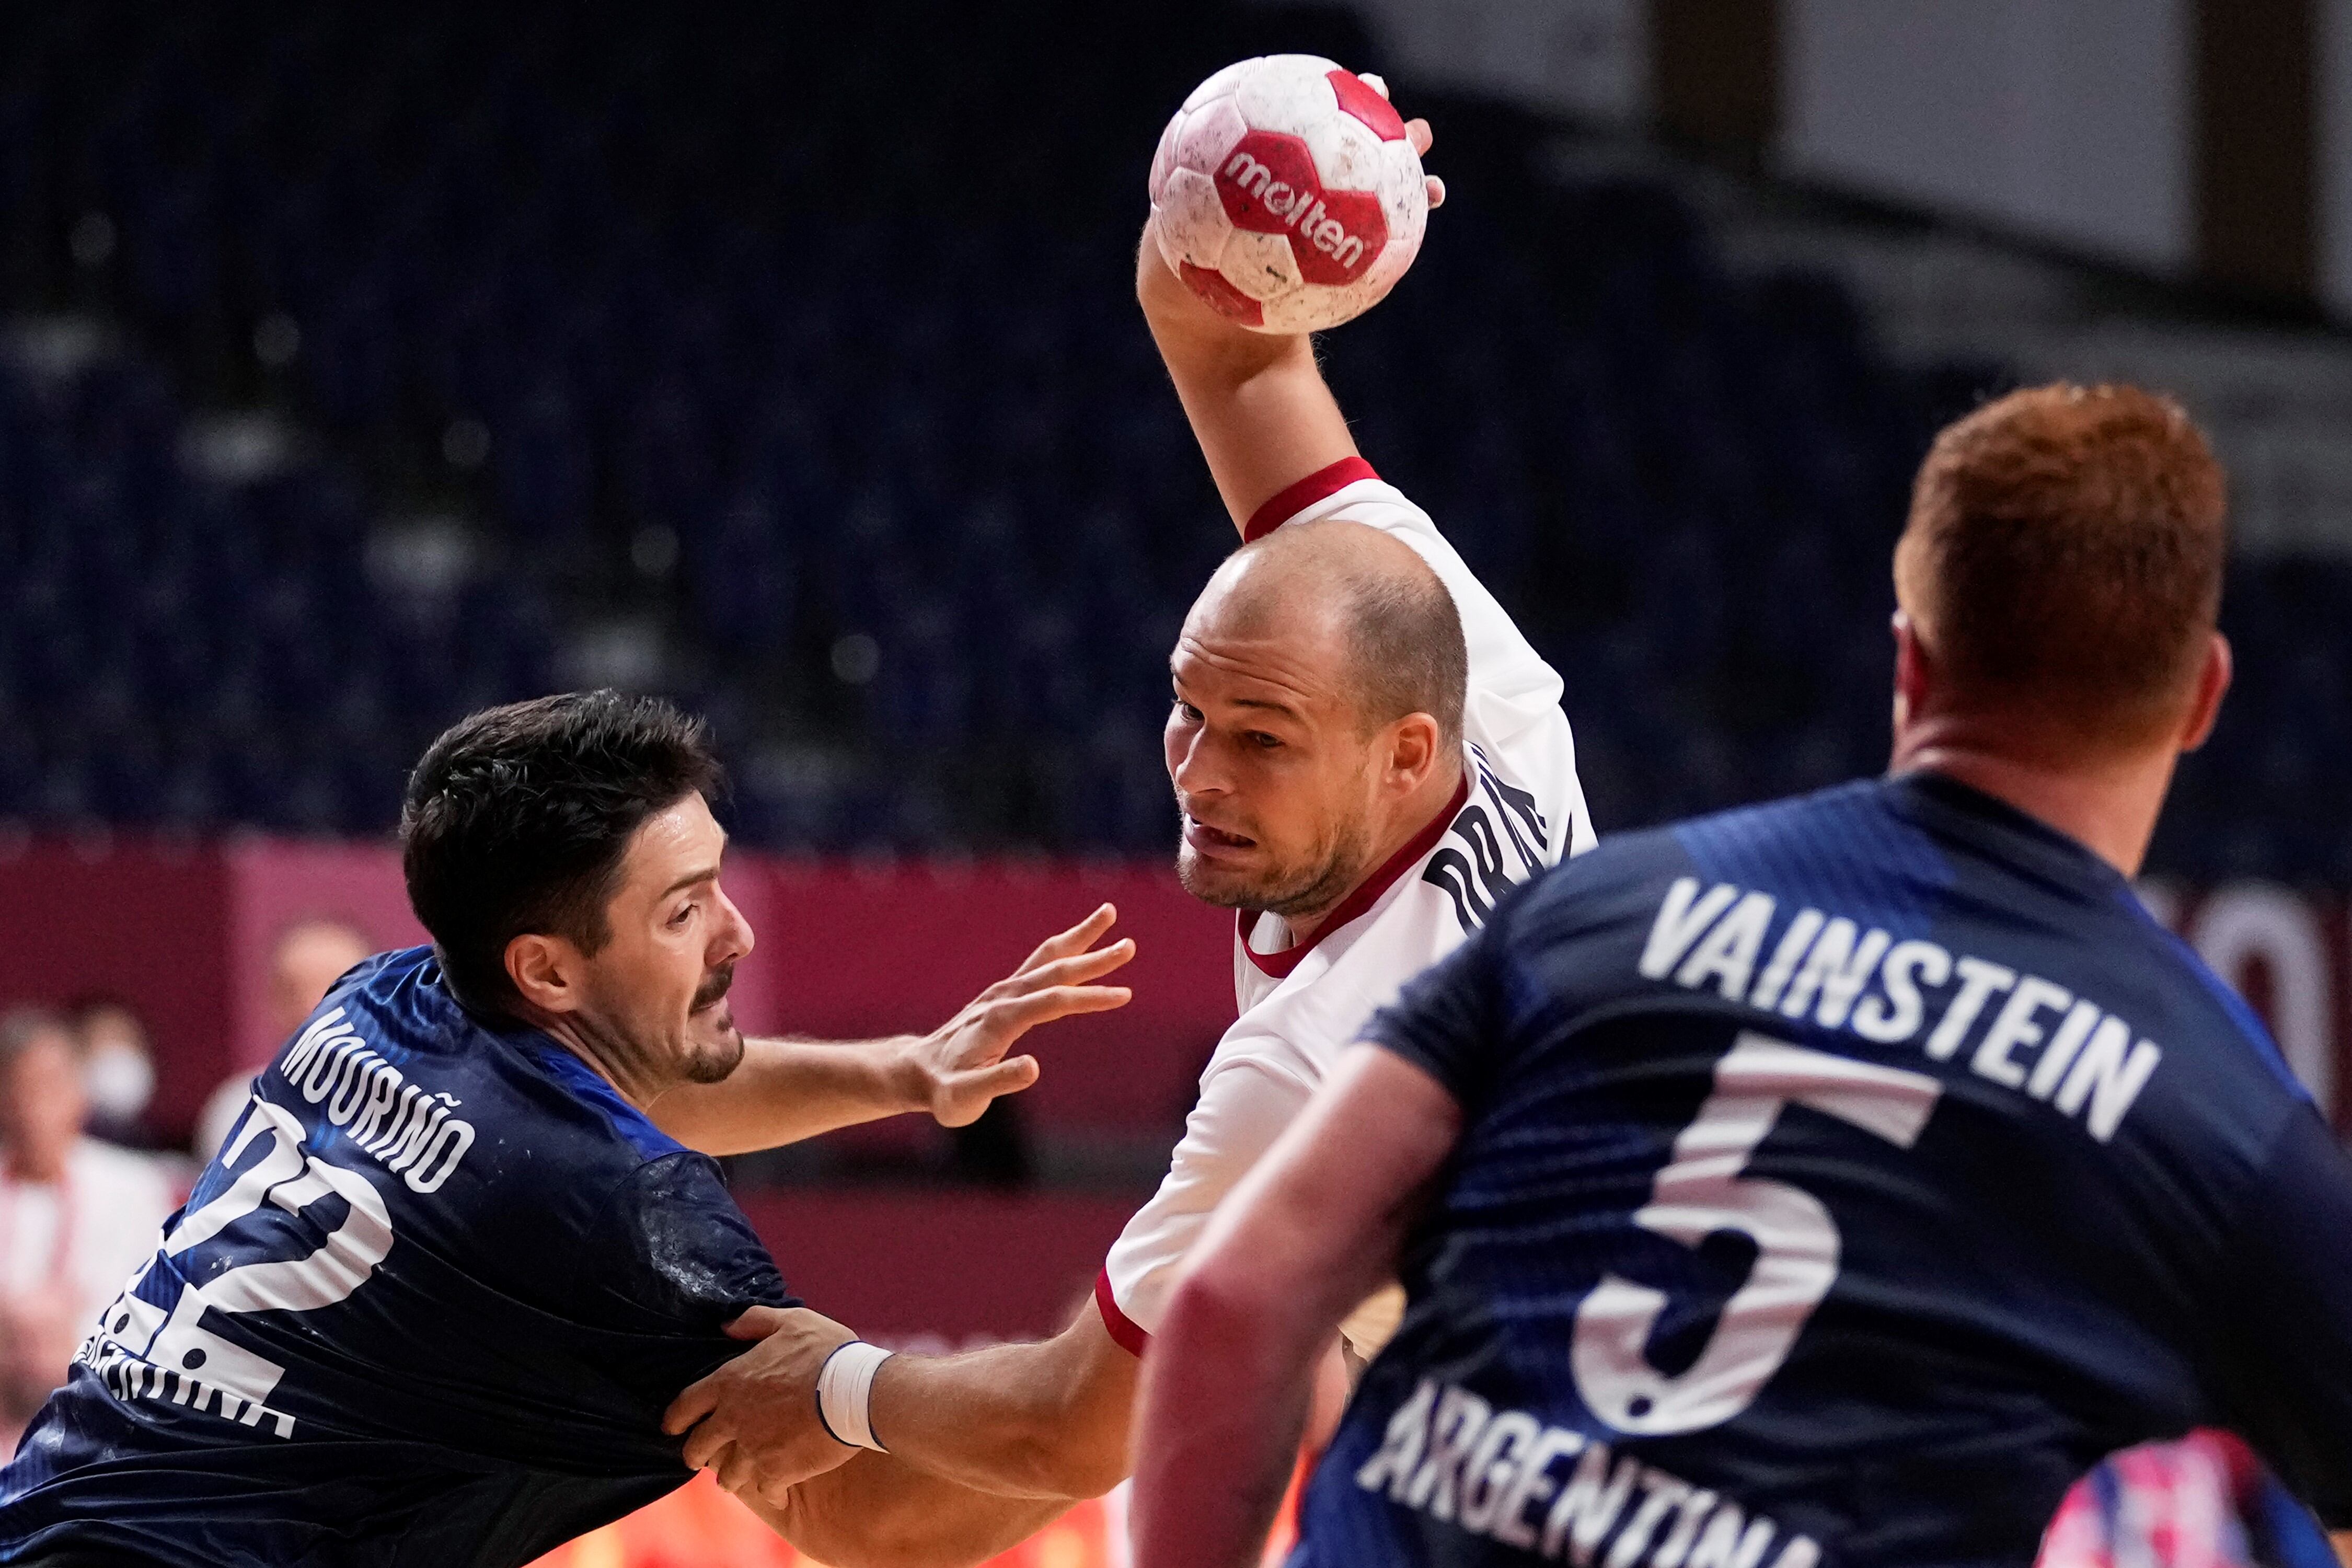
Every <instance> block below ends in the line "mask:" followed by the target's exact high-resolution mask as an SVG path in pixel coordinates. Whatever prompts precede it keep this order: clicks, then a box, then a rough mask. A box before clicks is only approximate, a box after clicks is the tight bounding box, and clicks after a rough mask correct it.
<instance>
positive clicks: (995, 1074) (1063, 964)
mask: <svg viewBox="0 0 2352 1568" xmlns="http://www.w3.org/2000/svg"><path fill="white" fill-rule="evenodd" d="M1117 919H1118V911H1117V910H1114V909H1112V908H1111V906H1110V905H1108V904H1105V905H1103V906H1102V908H1100V909H1098V910H1096V911H1095V912H1094V913H1093V914H1091V915H1089V916H1087V918H1086V919H1085V920H1084V921H1080V922H1079V923H1078V924H1076V925H1075V926H1073V927H1071V928H1070V929H1069V930H1068V931H1063V932H1061V933H1060V934H1059V935H1057V936H1054V937H1050V938H1048V939H1047V940H1046V941H1045V942H1043V943H1042V944H1040V945H1039V947H1038V948H1037V950H1036V951H1035V952H1032V953H1031V954H1030V955H1029V956H1028V957H1027V958H1026V959H1024V961H1023V962H1022V963H1021V966H1020V967H1019V968H1017V969H1015V970H1014V971H1013V973H1012V974H1010V975H1008V976H1007V977H1006V978H1004V979H1003V980H1000V981H998V982H997V983H996V984H993V985H992V986H990V987H989V988H988V989H987V990H985V991H983V992H982V993H981V994H979V995H978V996H977V997H975V998H973V1000H972V1001H971V1004H970V1005H967V1006H965V1007H964V1008H963V1009H962V1011H961V1012H959V1013H958V1014H957V1015H956V1016H954V1017H952V1018H950V1019H949V1020H948V1021H947V1022H946V1023H944V1024H942V1025H940V1026H939V1027H938V1028H936V1029H934V1030H932V1031H931V1032H930V1033H929V1034H927V1035H900V1036H895V1037H890V1038H887V1039H880V1040H860V1041H854V1042H833V1041H823V1040H800V1039H752V1040H746V1041H745V1042H744V1051H743V1061H742V1065H740V1067H738V1068H736V1069H735V1071H734V1072H733V1073H732V1074H730V1075H729V1077H728V1078H727V1079H724V1080H723V1081H721V1082H719V1083H711V1084H688V1085H686V1086H683V1087H681V1088H678V1089H672V1090H670V1092H668V1093H667V1094H665V1095H663V1096H662V1097H661V1098H660V1099H659V1100H656V1101H654V1103H653V1105H652V1107H651V1109H650V1110H649V1111H648V1114H649V1115H650V1116H651V1117H652V1118H653V1120H654V1121H655V1123H656V1125H658V1126H659V1127H660V1128H661V1130H662V1131H665V1132H667V1133H668V1134H669V1135H670V1136H671V1137H673V1138H675V1139H677V1141H678V1142H681V1143H684V1144H685V1145H687V1146H688V1148H690V1149H695V1150H698V1151H700V1152H703V1153H705V1154H742V1153H748V1152H751V1151H753V1150H757V1149H772V1148H776V1147H778V1146H779V1145H781V1144H785V1143H791V1142H797V1141H798V1140H800V1139H803V1138H812V1137H814V1136H815V1135H816V1134H818V1133H820V1132H829V1131H833V1130H834V1129H835V1128H837V1127H848V1126H852V1125H854V1124H856V1123H857V1122H861V1121H875V1120H877V1119H878V1118H880V1117H885V1116H896V1115H898V1114H900V1113H902V1112H905V1111H910V1110H921V1111H929V1113H930V1114H931V1115H932V1116H933V1117H935V1118H936V1119H937V1120H938V1121H939V1122H940V1125H941V1126H943V1127H961V1126H963V1125H964V1124H966V1123H967V1122H970V1121H972V1120H973V1119H974V1118H976V1117H978V1116H979V1115H980V1113H981V1112H982V1111H983V1110H987V1109H988V1105H989V1102H990V1101H991V1100H994V1099H995V1098H996V1097H997V1096H998V1095H1001V1094H1012V1093H1014V1092H1016V1091H1018V1090H1021V1089H1026V1088H1028V1087H1029V1086H1030V1085H1031V1084H1033V1083H1034V1082H1036V1081H1037V1061H1036V1058H1034V1057H1027V1056H1021V1057H1014V1058H1012V1059H1011V1060H1007V1059H1005V1055H1004V1053H1005V1052H1006V1051H1007V1050H1009V1049H1010V1048H1011V1047H1012V1046H1013V1042H1015V1041H1016V1040H1018V1039H1020V1038H1021V1037H1022V1036H1023V1035H1024V1034H1026V1033H1027V1032H1028V1031H1029V1030H1031V1029H1033V1028H1035V1027H1036V1026H1038V1025H1040V1024H1044V1023H1049V1022H1051V1021H1053V1020H1054V1019H1056V1018H1066V1017H1069V1016H1073V1015H1076V1014H1080V1013H1099V1012H1102V1011H1104V1010H1106V1009H1108V1008H1112V1007H1118V1006H1121V1005H1125V1003H1126V1002H1127V1000H1128V997H1129V992H1128V990H1127V989H1126V987H1124V986H1118V985H1097V984H1093V983H1094V982H1095V981H1097V980H1100V979H1101V978H1102V977H1103V976H1104V975H1106V974H1108V973H1110V972H1111V971H1113V970H1115V969H1117V968H1118V967H1119V966H1120V965H1121V964H1123V963H1126V962H1127V961H1128V960H1129V959H1130V958H1132V957H1133V956H1134V955H1135V943H1134V942H1129V941H1120V942H1113V943H1112V944H1111V945H1109V946H1108V947H1105V948H1096V947H1095V946H1094V944H1095V943H1096V942H1099V941H1101V940H1102V938H1103V937H1104V935H1106V934H1107V933H1108V931H1109V930H1110V927H1111V922H1112V921H1115V920H1117Z"/></svg>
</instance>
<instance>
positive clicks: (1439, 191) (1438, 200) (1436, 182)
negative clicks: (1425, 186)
mask: <svg viewBox="0 0 2352 1568" xmlns="http://www.w3.org/2000/svg"><path fill="white" fill-rule="evenodd" d="M1428 179H1429V205H1431V206H1433V207H1442V206H1444V205H1445V182H1444V180H1441V179H1439V178H1438V177H1437V176H1436V175H1434V174H1431V175H1429V176H1428Z"/></svg>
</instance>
